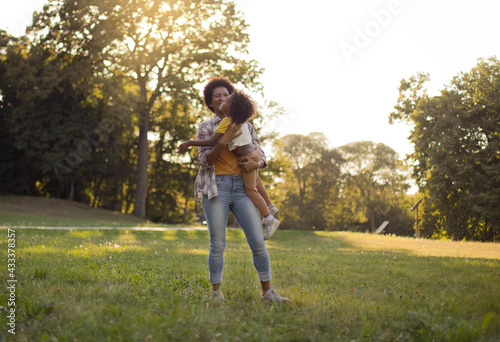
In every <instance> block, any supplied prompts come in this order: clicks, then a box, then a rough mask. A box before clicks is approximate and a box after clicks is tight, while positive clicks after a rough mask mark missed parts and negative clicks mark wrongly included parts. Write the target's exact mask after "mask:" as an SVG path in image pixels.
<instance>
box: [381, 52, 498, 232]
mask: <svg viewBox="0 0 500 342" xmlns="http://www.w3.org/2000/svg"><path fill="white" fill-rule="evenodd" d="M427 80H428V75H425V74H418V75H417V76H414V77H411V78H410V79H409V80H402V81H401V86H400V88H399V93H400V97H399V99H398V102H397V105H396V106H395V109H396V110H395V112H393V113H391V115H390V117H389V118H390V121H403V122H408V123H411V124H412V125H413V130H412V133H411V136H410V140H411V142H412V143H413V145H414V152H413V154H412V155H411V156H410V157H411V159H412V160H413V162H414V163H415V167H414V178H415V179H416V180H417V183H418V185H419V187H420V191H421V193H425V194H426V195H427V196H428V197H426V199H425V201H424V208H425V213H424V217H423V222H422V225H423V227H424V231H425V232H426V233H427V234H428V235H432V234H446V235H448V236H451V237H453V238H455V239H464V238H465V239H478V240H483V241H491V240H493V239H498V238H499V237H500V212H499V210H498V208H499V207H500V154H499V152H498V151H500V132H499V128H500V97H499V95H498V94H500V62H499V61H498V59H496V58H489V59H487V60H485V59H480V60H479V61H478V63H477V65H476V66H475V67H474V68H473V69H472V70H471V71H470V72H467V73H460V74H458V75H457V76H456V77H454V78H453V80H452V81H451V83H450V84H449V85H447V86H446V87H445V88H444V89H443V90H442V91H441V94H440V95H439V96H434V97H429V96H428V95H427V94H426V93H425V89H424V87H423V84H424V83H425V81H427Z"/></svg>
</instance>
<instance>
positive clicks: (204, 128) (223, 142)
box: [197, 123, 241, 167]
mask: <svg viewBox="0 0 500 342" xmlns="http://www.w3.org/2000/svg"><path fill="white" fill-rule="evenodd" d="M240 127H241V125H235V124H233V123H231V124H230V125H229V127H228V128H227V130H226V133H224V134H223V135H222V137H221V138H220V139H219V142H218V143H216V144H215V145H211V146H201V147H199V148H198V158H199V162H200V165H201V166H202V167H211V166H212V165H213V164H214V163H215V161H216V160H217V158H218V157H219V155H220V153H221V151H222V149H223V148H225V147H226V146H227V144H228V143H229V142H230V141H231V140H233V139H234V138H236V137H237V136H239V135H240V134H241V133H238V131H239V129H240ZM213 131H214V129H213V128H210V125H208V124H206V125H203V124H202V125H201V126H200V127H199V128H198V133H197V140H206V139H208V138H209V137H210V136H211V134H212V135H213V133H212V132H213Z"/></svg>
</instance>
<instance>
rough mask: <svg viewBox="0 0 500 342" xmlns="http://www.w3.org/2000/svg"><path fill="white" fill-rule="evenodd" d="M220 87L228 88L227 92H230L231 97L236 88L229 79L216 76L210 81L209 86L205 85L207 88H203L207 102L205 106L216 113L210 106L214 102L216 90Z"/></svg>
mask: <svg viewBox="0 0 500 342" xmlns="http://www.w3.org/2000/svg"><path fill="white" fill-rule="evenodd" d="M218 87H224V88H226V89H227V91H228V92H229V95H231V94H232V93H233V91H234V86H233V84H232V83H231V81H230V80H229V79H228V78H227V77H224V76H214V77H211V78H210V79H209V80H208V82H207V84H206V85H205V88H203V99H204V100H205V104H206V105H207V107H208V109H210V110H211V111H212V112H214V113H215V110H214V108H213V107H212V106H210V103H211V102H212V96H213V94H214V90H215V88H218Z"/></svg>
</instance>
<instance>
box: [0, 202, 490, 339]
mask: <svg viewBox="0 0 500 342" xmlns="http://www.w3.org/2000/svg"><path fill="white" fill-rule="evenodd" d="M91 211H92V210H91ZM4 214H5V212H4V211H0V215H4ZM0 217H3V216H0ZM103 220H104V218H103ZM106 220H107V219H106ZM106 220H105V221H106ZM106 222H110V221H106ZM0 225H3V224H0ZM71 226H75V224H71ZM92 226H94V225H92ZM106 226H107V225H106ZM13 230H14V231H15V233H14V234H15V259H16V261H15V267H16V268H15V272H14V273H15V278H16V279H17V288H16V292H15V296H16V298H15V299H16V305H17V307H16V308H17V312H16V314H17V316H16V319H15V324H16V327H15V329H16V330H15V332H16V334H15V335H12V334H10V333H9V332H8V329H9V327H8V326H7V323H8V322H9V321H8V317H7V315H8V314H9V313H8V311H7V310H8V309H9V308H10V307H9V306H8V300H9V296H10V294H9V292H8V290H7V286H8V285H9V284H10V283H9V282H8V280H9V278H8V275H9V272H8V269H7V266H6V265H7V263H4V262H2V263H0V264H1V265H5V266H3V267H4V268H5V269H4V270H2V271H1V272H0V283H1V284H2V290H1V292H0V306H2V308H1V310H0V311H1V314H0V324H1V328H0V333H1V335H0V340H7V341H11V340H13V341H216V340H217V341H498V340H499V339H500V316H499V312H500V245H499V244H486V243H465V242H451V241H430V240H421V239H410V238H399V237H391V236H380V235H368V234H360V233H344V232H302V231H278V232H277V233H276V235H275V236H274V237H273V238H272V239H271V240H269V241H268V248H269V253H270V256H271V262H272V267H273V277H274V278H273V285H274V288H275V289H276V291H277V292H279V293H281V294H283V295H285V296H287V297H289V298H290V300H291V302H290V303H289V304H287V305H280V306H277V305H268V304H265V303H261V301H260V300H259V293H260V291H259V284H258V283H259V282H258V279H257V274H256V271H255V269H254V267H253V264H252V261H251V254H250V250H249V248H248V245H247V243H246V241H245V238H244V235H243V233H242V232H241V231H240V230H238V229H231V230H229V231H228V245H227V248H226V254H225V269H224V282H223V288H222V290H223V292H224V295H225V298H226V300H225V303H224V305H223V306H217V305H215V306H214V305H211V303H210V302H209V290H210V284H209V282H208V274H207V255H208V233H207V231H206V230H193V231H185V230H166V231H138V230H134V229H120V230H118V229H72V230H40V229H25V228H14V229H13ZM11 232H12V231H11ZM7 235H8V229H0V242H1V244H0V250H1V254H0V255H1V258H2V259H4V260H7V251H8V243H9V241H8V236H7ZM10 242H12V241H10Z"/></svg>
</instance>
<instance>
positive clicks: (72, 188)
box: [68, 178, 75, 201]
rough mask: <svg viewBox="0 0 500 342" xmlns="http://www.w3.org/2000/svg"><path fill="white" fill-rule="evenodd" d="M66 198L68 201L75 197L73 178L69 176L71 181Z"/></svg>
mask: <svg viewBox="0 0 500 342" xmlns="http://www.w3.org/2000/svg"><path fill="white" fill-rule="evenodd" d="M68 199H69V200H70V201H73V200H74V199H75V179H74V178H71V181H70V182H69V195H68Z"/></svg>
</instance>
